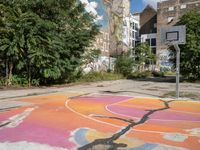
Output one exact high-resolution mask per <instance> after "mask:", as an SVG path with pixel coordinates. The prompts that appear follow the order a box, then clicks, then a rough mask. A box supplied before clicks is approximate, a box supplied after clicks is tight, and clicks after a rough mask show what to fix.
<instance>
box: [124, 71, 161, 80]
mask: <svg viewBox="0 0 200 150" xmlns="http://www.w3.org/2000/svg"><path fill="white" fill-rule="evenodd" d="M150 77H164V73H163V72H157V71H143V72H140V71H135V72H133V73H131V74H130V75H129V76H128V77H127V78H128V79H137V78H150Z"/></svg>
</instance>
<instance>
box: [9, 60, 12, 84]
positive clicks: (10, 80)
mask: <svg viewBox="0 0 200 150" xmlns="http://www.w3.org/2000/svg"><path fill="white" fill-rule="evenodd" d="M12 71H13V63H12V62H10V63H9V74H8V86H10V85H11V84H12Z"/></svg>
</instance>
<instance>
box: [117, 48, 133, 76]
mask: <svg viewBox="0 0 200 150" xmlns="http://www.w3.org/2000/svg"><path fill="white" fill-rule="evenodd" d="M133 67H134V60H133V58H132V57H130V52H128V53H124V54H122V55H120V56H118V57H117V59H116V61H115V72H116V73H119V74H122V75H123V76H124V77H127V76H128V75H130V74H131V73H132V71H133Z"/></svg>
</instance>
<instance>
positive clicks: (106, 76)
mask: <svg viewBox="0 0 200 150" xmlns="http://www.w3.org/2000/svg"><path fill="white" fill-rule="evenodd" d="M122 78H123V76H122V75H121V74H116V73H108V72H90V73H88V74H85V75H83V76H82V77H81V78H80V79H79V80H78V82H94V81H104V80H119V79H122Z"/></svg>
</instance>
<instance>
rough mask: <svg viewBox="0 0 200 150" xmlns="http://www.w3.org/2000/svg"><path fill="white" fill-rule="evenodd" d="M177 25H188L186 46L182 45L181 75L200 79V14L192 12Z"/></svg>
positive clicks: (184, 16)
mask: <svg viewBox="0 0 200 150" xmlns="http://www.w3.org/2000/svg"><path fill="white" fill-rule="evenodd" d="M177 25H186V30H187V36H186V44H185V45H181V46H180V48H181V64H180V71H181V74H182V75H184V76H185V77H187V78H192V79H200V42H199V41H200V12H197V11H191V12H188V13H186V14H185V15H183V16H182V17H181V18H180V21H179V22H178V23H177Z"/></svg>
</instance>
